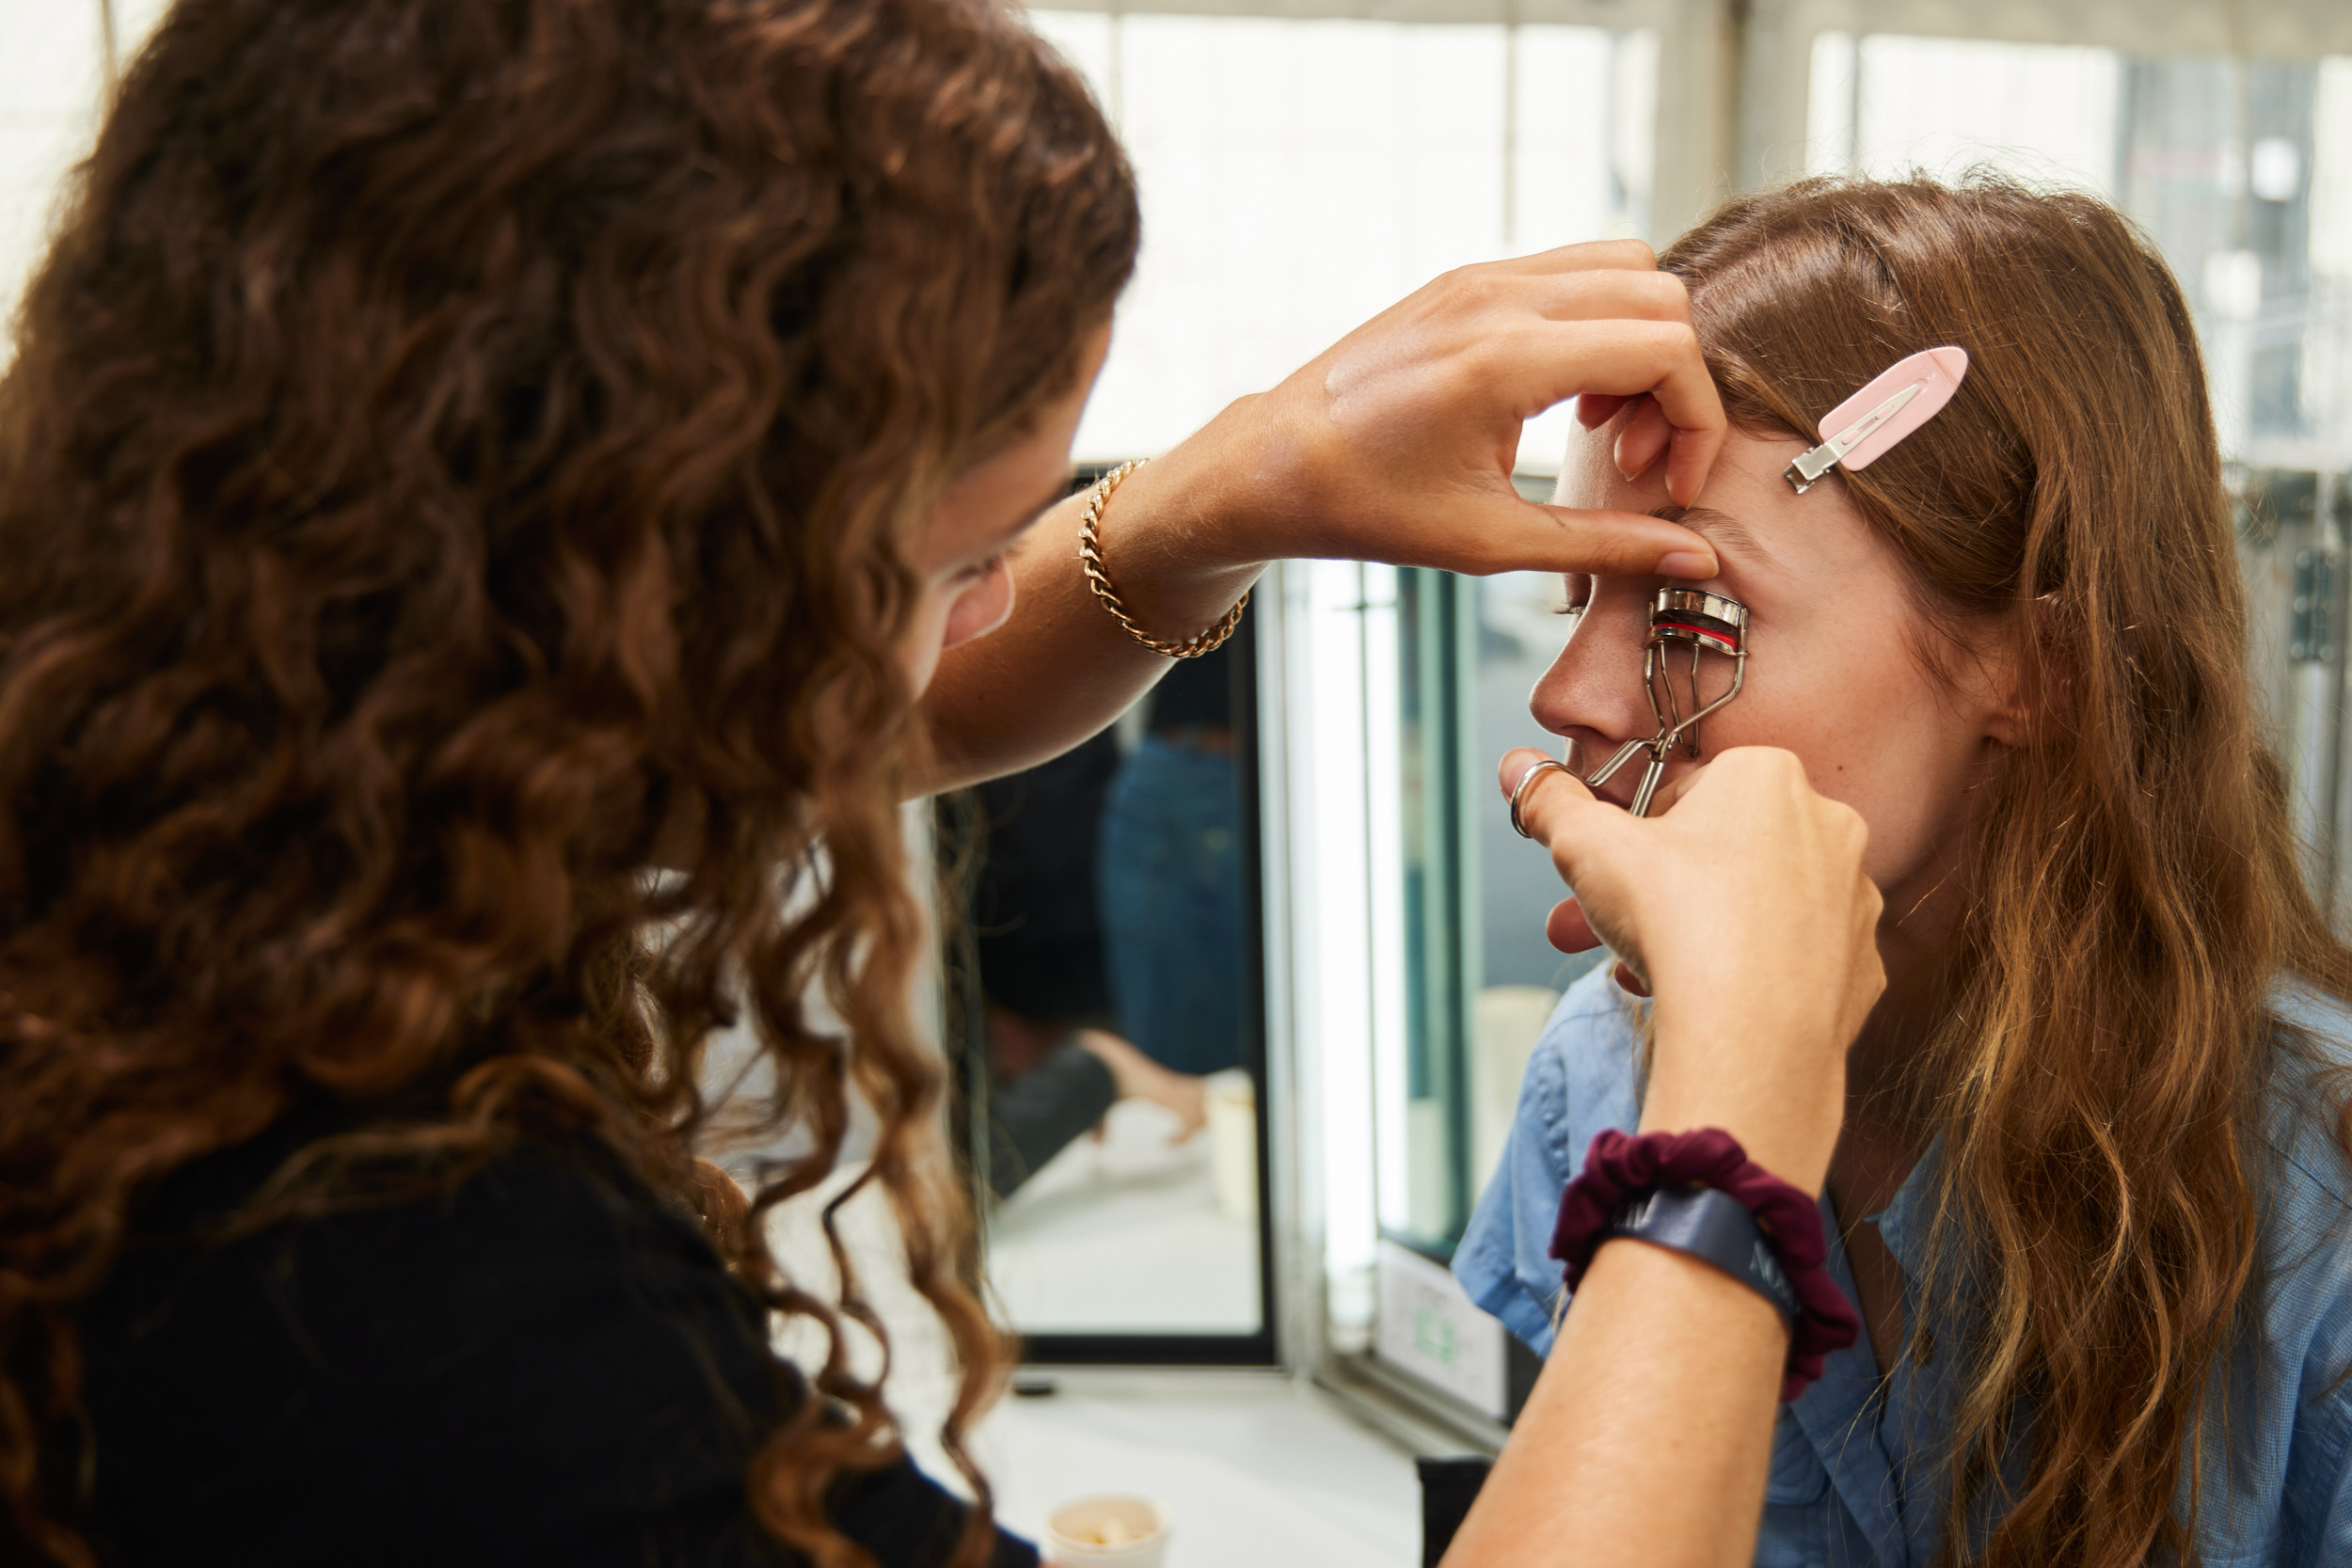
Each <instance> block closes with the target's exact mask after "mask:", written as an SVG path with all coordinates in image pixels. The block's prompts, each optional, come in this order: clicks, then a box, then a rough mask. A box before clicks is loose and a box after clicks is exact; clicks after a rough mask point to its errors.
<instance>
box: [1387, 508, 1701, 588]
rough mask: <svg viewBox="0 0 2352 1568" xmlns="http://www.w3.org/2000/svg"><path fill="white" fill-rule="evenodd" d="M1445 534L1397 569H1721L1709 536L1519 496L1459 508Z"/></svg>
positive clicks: (1695, 575) (1690, 574) (1481, 572)
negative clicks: (1408, 566) (1436, 567)
mask: <svg viewBox="0 0 2352 1568" xmlns="http://www.w3.org/2000/svg"><path fill="white" fill-rule="evenodd" d="M1453 521H1454V531H1453V532H1452V533H1451V535H1450V536H1448V537H1446V538H1443V539H1432V540H1430V541H1428V544H1429V546H1430V548H1429V551H1428V553H1427V554H1426V555H1423V556H1421V557H1419V558H1418V559H1410V560H1405V561H1399V562H1398V564H1399V565H1414V566H1438V567H1441V568H1443V569H1444V570H1446V571H1449V572H1460V573H1462V574H1463V575H1464V576H1466V577H1486V576H1489V575H1491V574H1493V573H1496V572H1516V571H1527V572H1601V573H1623V574H1628V575H1632V576H1642V577H1646V576H1651V575H1655V576H1659V577H1668V578H1688V579H1690V580H1691V581H1693V582H1697V581H1702V580H1704V579H1705V578H1711V577H1713V576H1714V575H1715V574H1716V573H1717V572H1718V571H1719V570H1721V568H1720V567H1719V565H1718V564H1717V561H1716V556H1715V547H1714V546H1712V545H1710V544H1708V542H1707V539H1706V536H1705V535H1703V534H1699V533H1694V532H1692V531H1691V530H1689V529H1687V528H1684V527H1682V526H1681V525H1680V524H1678V523H1669V522H1664V521H1661V519H1659V518H1656V517H1652V516H1650V515H1647V514H1645V513H1641V512H1581V511H1578V510H1577V509H1576V508H1574V507H1568V506H1546V505H1543V504H1541V503H1538V502H1534V501H1524V500H1521V499H1519V498H1518V496H1516V495H1508V496H1491V497H1481V498H1480V499H1479V500H1478V501H1477V503H1475V504H1472V505H1464V506H1460V507H1457V509H1456V510H1455V512H1454V517H1453Z"/></svg>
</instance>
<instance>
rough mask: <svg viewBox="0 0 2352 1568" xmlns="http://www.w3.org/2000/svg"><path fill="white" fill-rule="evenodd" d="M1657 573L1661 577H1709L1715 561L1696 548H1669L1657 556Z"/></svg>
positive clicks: (1713, 570) (1713, 569) (1711, 575)
mask: <svg viewBox="0 0 2352 1568" xmlns="http://www.w3.org/2000/svg"><path fill="white" fill-rule="evenodd" d="M1658 575H1659V576H1660V577H1661V578H1711V577H1713V576H1714V575H1715V562H1714V561H1713V560H1712V559H1710V558H1709V557H1707V556H1703V555H1701V554H1699V553H1698V551H1696V550H1669V551H1667V552H1666V553H1665V554H1664V555H1661V556H1660V557H1659V558H1658Z"/></svg>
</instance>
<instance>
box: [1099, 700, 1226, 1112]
mask: <svg viewBox="0 0 2352 1568" xmlns="http://www.w3.org/2000/svg"><path fill="white" fill-rule="evenodd" d="M1241 867H1242V855H1241V776H1240V771H1239V768H1238V766H1237V763H1236V759H1235V758H1234V757H1233V756H1232V754H1231V753H1230V752H1228V753H1223V754H1220V753H1218V752H1208V751H1202V750H1200V749H1198V748H1195V747H1192V746H1186V745H1182V744H1177V743H1174V742H1170V741H1168V740H1164V739H1161V738H1159V737H1157V736H1152V737H1147V738H1146V739H1145V741H1144V743H1143V744H1142V745H1141V746H1140V747H1138V748H1136V752H1134V754H1132V755H1131V756H1129V757H1128V758H1127V759H1126V761H1124V762H1123V763H1121V764H1120V769H1119V774H1118V776H1117V777H1116V778H1115V779H1113V780H1112V781H1111V787H1110V794H1109V796H1108V797H1107V798H1106V799H1105V800H1104V803H1103V836H1102V849H1101V852H1100V855H1099V857H1098V859H1097V861H1096V872H1095V876H1096V885H1097V887H1099V888H1100V890H1101V893H1102V916H1103V939H1104V952H1105V955H1106V956H1107V958H1108V959H1109V964H1110V979H1111V998H1112V1001H1113V1002H1114V1003H1115V1004H1116V1006H1117V1007H1118V1009H1119V1022H1120V1033H1121V1034H1123V1035H1125V1036H1126V1037H1128V1038H1129V1039H1130V1040H1133V1041H1134V1042H1135V1043H1136V1047H1137V1048H1138V1049H1139V1050H1141V1051H1142V1052H1143V1053H1145V1054H1146V1055H1148V1056H1150V1057H1152V1059H1153V1060H1155V1061H1157V1062H1160V1063H1161V1064H1163V1065H1165V1066H1167V1067H1170V1068H1173V1069H1176V1070H1177V1071H1179V1072H1215V1071H1216V1070H1217V1069H1220V1068H1229V1067H1236V1066H1238V1065H1240V1062H1241V1047H1242V1011H1241V1009H1242V981H1243V974H1242V940H1241V939H1242V885H1241Z"/></svg>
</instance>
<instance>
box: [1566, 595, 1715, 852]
mask: <svg viewBox="0 0 2352 1568" xmlns="http://www.w3.org/2000/svg"><path fill="white" fill-rule="evenodd" d="M1682 648H1688V649H1690V650H1691V659H1690V665H1689V667H1688V668H1687V669H1686V670H1684V671H1682V672H1681V674H1682V677H1683V687H1684V689H1685V690H1687V691H1688V692H1689V693H1690V699H1691V702H1690V708H1689V711H1688V714H1687V715H1686V714H1685V711H1684V708H1683V705H1682V693H1681V692H1678V691H1677V690H1676V688H1675V676H1676V671H1675V670H1674V668H1673V664H1674V662H1676V659H1675V656H1676V654H1677V651H1678V650H1679V649H1682ZM1710 653H1715V654H1721V655H1723V656H1724V657H1726V658H1728V659H1730V660H1731V689H1730V690H1728V691H1725V692H1724V694H1723V695H1722V696H1720V697H1718V698H1716V699H1715V700H1714V701H1713V702H1711V703H1709V702H1707V701H1705V700H1704V699H1703V698H1701V697H1700V695H1699V670H1700V667H1701V665H1702V663H1703V661H1704V660H1705V658H1706V656H1707V655H1708V654H1710ZM1747 678H1748V607H1747V606H1745V605H1743V604H1741V603H1740V601H1739V600H1737V599H1731V598H1725V597H1724V595H1723V594H1709V593H1706V592H1704V591H1702V590H1700V589H1696V588H1661V589H1660V590H1659V591H1658V596H1657V597H1656V598H1655V599H1652V600H1651V601H1650V607H1649V636H1648V637H1647V638H1645V639H1644V641H1643V643H1642V689H1643V690H1644V692H1645V694H1646V695H1647V696H1648V698H1649V710H1650V714H1651V716H1652V717H1653V718H1655V719H1656V720H1657V721H1658V733H1657V734H1656V735H1654V736H1649V737H1648V738H1647V739H1642V738H1639V737H1636V738H1635V739H1632V740H1629V741H1627V742H1626V743H1625V744H1624V745H1622V746H1620V747H1618V748H1617V754H1616V755H1615V756H1613V757H1611V758H1610V759H1609V760H1608V761H1607V762H1604V763H1602V764H1601V765H1600V766H1599V767H1598V768H1595V769H1594V770H1593V771H1592V772H1591V773H1590V774H1588V775H1586V777H1585V780H1584V786H1585V787H1586V788H1587V789H1595V790H1597V789H1598V788H1600V786H1601V785H1603V784H1607V783H1608V782H1609V781H1610V780H1611V779H1613V778H1614V777H1615V776H1616V773H1617V770H1618V769H1619V768H1623V767H1624V766H1625V765H1626V764H1627V763H1629V762H1631V761H1632V760H1633V758H1634V756H1635V755H1636V754H1637V753H1639V752H1645V751H1646V752H1649V762H1648V764H1647V766H1645V768H1643V769H1642V782H1641V784H1639V785H1638V786H1637V787H1636V788H1635V789H1634V791H1633V815H1634V816H1648V815H1649V803H1650V798H1651V797H1652V796H1653V795H1656V794H1657V793H1658V781H1659V779H1660V777H1661V776H1662V775H1663V774H1664V773H1665V771H1666V758H1667V757H1668V755H1670V754H1671V753H1672V752H1673V751H1674V749H1675V747H1676V746H1677V745H1679V746H1681V747H1682V748H1683V749H1684V750H1685V751H1687V752H1690V754H1691V755H1692V756H1693V757H1695V756H1697V755H1698V754H1699V721H1700V720H1702V719H1704V718H1706V717H1707V716H1708V714H1710V713H1713V712H1714V711H1715V710H1716V709H1717V708H1720V707H1722V706H1723V705H1724V704H1725V703H1728V702H1729V701H1731V700H1732V699H1733V698H1734V697H1737V696H1738V695H1740V688H1741V687H1743V686H1745V685H1746V684H1747Z"/></svg>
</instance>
